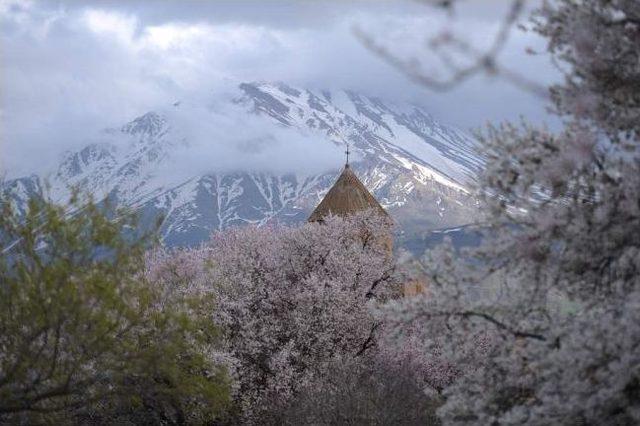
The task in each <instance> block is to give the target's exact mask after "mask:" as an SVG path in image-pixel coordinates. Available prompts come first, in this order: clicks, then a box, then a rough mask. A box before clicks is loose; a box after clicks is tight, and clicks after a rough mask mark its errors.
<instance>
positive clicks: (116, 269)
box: [0, 194, 228, 424]
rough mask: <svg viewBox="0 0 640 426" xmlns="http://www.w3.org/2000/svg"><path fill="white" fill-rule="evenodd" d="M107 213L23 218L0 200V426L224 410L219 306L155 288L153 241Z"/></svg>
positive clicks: (39, 209)
mask: <svg viewBox="0 0 640 426" xmlns="http://www.w3.org/2000/svg"><path fill="white" fill-rule="evenodd" d="M69 211H71V212H73V213H71V214H70V213H68V212H69ZM107 211H108V209H106V208H105V207H104V206H100V205H98V204H96V203H94V202H93V201H91V200H88V201H87V200H81V199H80V197H78V196H77V194H76V195H74V196H73V197H72V199H71V202H70V205H69V206H68V207H67V208H64V207H61V206H57V205H54V204H52V203H50V202H47V201H42V200H36V199H33V200H31V201H30V203H29V208H28V210H27V212H26V214H24V215H19V214H18V213H17V212H16V211H15V210H14V209H13V208H12V206H11V204H10V203H9V202H8V201H7V199H5V198H2V196H0V243H1V244H0V250H2V253H1V256H0V423H1V422H3V421H9V422H12V423H13V422H19V423H33V422H37V423H42V422H45V423H58V422H61V421H64V422H65V423H87V422H89V423H94V424H95V423H110V422H113V421H116V420H117V419H119V420H125V419H126V420H128V421H133V422H134V423H140V422H144V423H146V424H149V423H163V424H184V423H197V424H201V423H205V422H208V421H212V420H214V419H215V418H216V417H217V416H218V415H219V414H220V413H221V412H222V411H223V410H224V407H225V404H226V401H227V396H228V380H227V376H226V373H225V371H224V369H223V368H221V367H220V366H219V365H216V363H215V362H213V360H211V359H210V358H209V357H208V356H207V354H208V353H211V350H210V349H211V347H212V345H215V342H216V330H215V328H214V327H213V326H212V325H211V322H210V321H206V320H205V319H204V316H203V315H202V314H201V313H202V312H204V311H205V310H206V309H204V308H203V305H207V304H209V303H210V301H208V300H206V299H205V298H203V297H193V296H188V295H185V294H183V293H177V292H172V291H167V289H166V288H164V287H163V286H161V285H155V283H154V282H151V280H150V279H149V278H148V277H149V274H146V273H145V267H146V266H145V250H146V249H147V248H148V247H149V243H150V242H152V238H151V235H144V236H142V237H140V236H135V237H134V236H133V234H135V232H134V231H133V230H135V229H137V227H136V226H135V225H136V223H135V217H134V216H133V215H131V214H128V213H123V212H118V214H117V215H111V216H113V217H110V216H109V215H108V214H107V213H106V212H107Z"/></svg>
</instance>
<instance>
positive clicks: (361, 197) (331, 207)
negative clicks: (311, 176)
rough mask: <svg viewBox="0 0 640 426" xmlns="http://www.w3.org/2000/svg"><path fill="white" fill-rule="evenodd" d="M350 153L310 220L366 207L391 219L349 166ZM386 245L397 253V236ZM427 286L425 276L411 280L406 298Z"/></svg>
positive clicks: (405, 290) (348, 213)
mask: <svg viewBox="0 0 640 426" xmlns="http://www.w3.org/2000/svg"><path fill="white" fill-rule="evenodd" d="M348 153H349V151H348V150H347V162H346V164H345V166H344V169H343V170H342V173H341V174H340V176H339V177H338V179H337V180H336V182H335V183H334V184H333V186H332V187H331V189H329V192H327V194H326V195H325V197H324V198H323V199H322V201H320V204H318V206H317V207H316V208H315V210H314V211H313V213H311V216H309V219H308V221H309V222H317V223H322V222H323V220H324V218H325V217H327V216H329V215H335V216H342V217H345V216H348V215H350V214H354V213H357V212H360V211H364V210H373V211H375V212H377V213H379V214H380V215H381V216H383V217H385V218H387V219H388V220H390V221H391V220H392V219H391V217H390V216H389V213H387V211H386V210H385V209H384V208H383V207H382V206H381V205H380V203H379V202H378V200H376V198H375V197H374V196H373V195H372V194H371V193H370V192H369V190H368V189H367V188H366V187H365V186H364V184H363V183H362V182H361V181H360V179H358V176H356V174H355V173H354V171H353V169H352V168H351V167H350V166H349V156H348V155H349V154H348ZM382 244H384V245H385V246H386V248H387V249H388V253H389V256H393V235H388V236H387V238H385V240H384V241H382ZM426 288H427V286H426V282H425V281H424V280H423V279H416V278H414V279H410V280H407V281H406V282H405V283H404V285H403V294H404V295H405V297H408V296H414V295H417V294H422V293H424V292H425V291H426Z"/></svg>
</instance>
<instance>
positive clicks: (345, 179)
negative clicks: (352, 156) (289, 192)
mask: <svg viewBox="0 0 640 426" xmlns="http://www.w3.org/2000/svg"><path fill="white" fill-rule="evenodd" d="M367 209H374V210H377V211H379V212H380V214H382V215H383V216H388V214H387V212H386V211H385V210H384V209H383V208H382V206H381V205H380V203H378V201H377V200H376V199H375V197H374V196H373V195H371V193H370V192H369V191H368V190H367V188H366V187H365V186H364V185H363V184H362V182H360V179H358V177H357V176H356V174H355V173H353V171H352V170H351V167H349V164H347V165H346V166H345V167H344V170H343V171H342V174H341V175H340V177H339V178H338V180H337V181H336V183H335V184H334V185H333V186H332V187H331V189H330V190H329V192H327V195H326V196H325V197H324V199H323V200H322V201H321V202H320V204H319V205H318V207H316V209H315V210H314V211H313V213H311V216H309V222H318V221H321V220H322V219H324V217H325V216H328V215H329V214H333V215H336V216H347V215H349V214H353V213H355V212H358V211H362V210H367Z"/></svg>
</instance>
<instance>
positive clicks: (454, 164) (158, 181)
mask: <svg viewBox="0 0 640 426" xmlns="http://www.w3.org/2000/svg"><path fill="white" fill-rule="evenodd" d="M236 91H237V92H236V93H235V94H234V95H233V96H232V97H231V98H229V100H228V101H225V102H228V105H226V106H228V111H240V113H235V112H234V114H236V117H235V118H234V120H235V121H234V123H239V127H244V125H245V124H246V125H250V124H251V121H253V120H260V121H261V123H262V124H261V127H260V129H262V130H260V131H262V132H264V133H265V134H264V138H261V139H260V146H261V149H264V150H267V151H268V150H269V149H270V147H269V143H273V144H274V145H275V143H276V142H278V138H279V137H280V135H282V133H281V132H282V129H286V131H287V132H289V133H288V134H289V135H290V134H294V135H300V138H306V139H307V140H309V141H312V142H308V143H314V144H329V145H327V146H328V147H330V148H334V149H338V148H337V147H339V148H340V149H341V150H342V149H343V147H344V145H345V141H349V144H350V147H351V151H352V152H354V160H353V162H352V167H353V168H354V169H355V171H356V173H357V174H358V175H359V176H360V178H361V180H362V181H363V182H364V183H365V185H366V186H367V187H368V188H369V189H370V190H371V191H372V192H373V193H374V195H375V196H376V197H377V198H378V200H379V201H380V202H381V204H382V205H383V206H384V207H385V208H387V209H388V210H389V211H390V213H391V215H392V217H394V219H396V221H397V222H398V223H399V224H400V225H401V226H402V227H404V228H405V229H407V230H411V229H415V228H417V227H419V228H420V229H421V230H424V229H428V228H442V227H446V226H456V225H461V224H464V223H468V222H470V221H471V219H472V217H473V215H474V214H475V212H476V205H475V202H474V200H473V199H472V198H471V197H470V196H469V195H468V192H467V191H466V189H465V188H467V187H468V185H469V184H470V183H471V182H473V179H474V176H475V175H476V173H477V172H478V170H479V169H480V167H481V166H482V160H481V158H479V156H478V154H477V153H476V152H475V149H474V146H475V145H474V141H473V140H472V139H470V138H469V137H468V136H466V135H465V134H464V133H462V132H460V131H458V130H455V129H453V128H450V127H446V126H444V125H442V124H440V123H438V122H436V121H435V120H434V119H433V118H432V117H431V116H430V115H429V114H427V113H426V112H425V111H423V110H421V109H420V108H417V107H413V106H402V107H399V106H394V105H391V104H390V103H386V102H384V101H383V100H380V99H377V98H370V97H367V96H364V95H361V94H357V93H353V92H350V91H337V92H328V91H320V92H315V91H310V90H304V89H298V88H293V87H290V86H287V85H284V84H270V83H243V84H240V85H239V87H237V89H236ZM180 108H183V105H181V104H180V103H176V104H174V106H172V107H171V109H169V110H166V111H159V112H149V113H147V114H145V115H143V116H141V117H138V118H136V119H134V120H133V121H131V122H129V123H127V124H125V125H124V126H122V127H120V128H117V129H109V130H106V131H104V132H103V133H102V134H101V137H100V140H99V141H96V142H93V143H90V144H88V145H87V146H86V147H84V148H82V149H80V150H78V151H76V152H69V153H67V154H66V155H65V157H64V158H63V159H62V161H61V163H60V165H59V167H58V168H57V170H55V171H52V172H51V173H49V174H46V175H43V176H35V175H34V176H29V177H24V178H20V179H14V180H11V181H8V182H6V183H5V185H4V186H5V188H4V189H5V191H7V192H8V193H9V194H10V196H11V197H12V198H13V199H14V200H15V201H16V204H17V205H18V207H19V208H24V205H25V200H26V199H27V198H28V197H29V196H31V195H34V194H44V193H46V195H47V196H49V197H51V198H52V199H54V200H59V201H62V200H64V198H65V197H66V196H67V194H68V193H69V187H70V186H71V185H81V186H82V187H83V189H84V190H86V191H89V192H91V193H93V194H95V195H96V197H104V196H109V197H110V198H111V200H112V201H114V202H115V203H116V204H120V205H127V206H131V207H135V208H136V209H139V210H140V212H141V216H142V218H143V220H149V219H151V218H153V217H157V216H158V215H163V216H164V222H163V226H162V236H163V238H164V241H165V242H166V243H167V244H168V245H173V246H177V245H192V244H196V243H199V242H201V241H203V240H205V239H206V238H208V236H209V234H210V233H211V232H212V231H214V230H221V229H224V228H227V227H230V226H235V225H244V224H258V225H261V224H265V223H268V222H273V221H275V222H280V223H294V222H300V221H303V220H305V219H306V217H307V216H308V214H309V213H310V211H311V210H312V209H313V208H314V207H315V205H316V204H317V203H318V202H319V201H320V200H321V198H322V197H323V195H324V194H325V193H326V191H328V189H329V188H330V186H331V185H332V183H333V181H334V179H335V178H336V177H337V175H338V173H339V169H340V168H341V167H342V163H337V164H335V165H334V167H333V168H331V167H330V168H329V169H328V170H324V171H320V172H318V171H313V170H299V169H298V168H296V167H295V165H293V164H292V165H291V169H290V170H289V171H287V170H285V169H286V164H285V167H284V168H283V167H282V166H281V167H280V169H281V170H269V168H268V167H267V168H266V169H260V170H252V167H253V166H252V164H251V163H250V162H249V163H247V165H246V167H243V166H241V165H238V164H236V165H231V166H225V165H224V159H221V158H217V161H214V157H223V156H222V154H221V155H217V151H216V149H219V150H223V149H226V145H225V144H226V143H227V141H226V140H220V139H225V132H224V131H222V132H217V133H218V134H216V136H215V138H216V142H215V144H214V145H212V147H213V148H212V149H211V150H210V151H207V152H209V153H210V155H211V156H212V162H211V167H210V169H209V170H205V169H202V167H194V168H193V169H192V170H190V168H189V167H186V170H185V168H184V167H183V168H182V169H181V170H180V172H179V173H174V172H172V171H171V170H173V169H172V168H171V165H172V164H173V163H174V162H175V161H176V158H178V157H179V156H183V154H184V153H185V152H189V150H190V149H191V147H192V141H191V140H190V138H191V137H192V136H193V132H190V131H188V130H189V129H186V128H185V127H189V126H190V124H188V122H186V121H185V120H180V119H176V117H178V116H179V115H176V114H174V113H173V111H176V110H178V109H180ZM210 109H211V116H208V115H205V116H204V117H198V120H200V121H201V122H202V121H203V120H204V121H208V123H207V124H208V125H209V126H210V127H209V128H215V126H216V119H217V118H216V117H218V116H217V115H216V113H215V110H217V111H220V110H221V109H222V110H227V108H226V107H225V104H224V102H223V103H222V104H220V102H217V103H216V106H215V107H211V108H210ZM207 111H208V110H207ZM264 123H267V125H266V126H265V125H264ZM227 125H228V123H227ZM211 126H214V127H211ZM239 130H240V129H239ZM227 133H230V132H229V131H227ZM233 133H235V132H233ZM242 135H243V133H242V132H240V131H239V132H238V134H237V135H231V134H229V141H231V140H233V141H234V142H233V143H237V142H238V140H239V138H240V139H241V138H242V137H243V136H242ZM249 142H251V143H249ZM280 142H282V141H280ZM231 143H232V142H229V144H231ZM200 145H201V143H200ZM217 147H219V148H217ZM243 149H245V150H252V149H253V145H252V141H247V144H246V146H244V148H243ZM285 152H286V151H285ZM313 152H314V149H313V147H312V146H310V147H309V155H310V156H313V155H314V154H313ZM285 157H286V155H285ZM205 160H206V159H205ZM286 160H287V159H286V158H285V159H284V160H282V159H281V162H282V161H284V162H285V163H286ZM205 162H206V161H205ZM200 163H202V162H200ZM187 165H188V164H187ZM283 170H284V171H283ZM45 179H46V180H47V181H48V182H49V185H50V189H48V190H47V191H44V190H43V186H44V184H43V182H44V180H45Z"/></svg>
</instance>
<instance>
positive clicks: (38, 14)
mask: <svg viewBox="0 0 640 426" xmlns="http://www.w3.org/2000/svg"><path fill="white" fill-rule="evenodd" d="M466 3H468V5H467V7H466V8H462V9H460V10H458V12H457V15H456V20H455V21H454V24H452V23H451V21H450V18H449V16H448V15H447V14H445V13H443V12H441V11H438V10H436V9H433V8H429V7H426V6H424V5H422V4H419V3H418V2H401V1H400V2H384V1H379V2H372V1H366V2H364V1H362V2H357V1H354V2H344V1H333V2H328V1H324V2H311V1H308V2H298V1H286V2H285V1H274V2H271V1H270V2H265V1H229V2H222V1H217V2H201V1H193V2H191V1H154V2H149V1H135V0H134V1H124V0H122V1H114V0H106V1H101V2H98V3H85V2H79V1H77V2H72V1H66V2H53V1H52V2H31V1H26V0H19V1H17V0H4V1H1V0H0V27H1V29H0V37H1V49H0V55H1V56H0V67H1V74H0V83H1V86H0V89H1V91H0V120H1V130H0V155H2V157H0V168H4V169H5V170H8V171H9V173H11V174H21V173H27V172H30V171H34V170H37V169H43V168H46V167H48V166H49V165H51V164H52V163H53V162H55V160H56V158H57V155H58V154H59V153H60V152H61V151H64V150H66V149H73V148H76V147H78V146H81V145H82V144H84V143H85V142H86V138H87V136H86V135H87V134H90V133H91V132H95V131H96V130H97V129H100V128H104V127H109V126H114V125H120V124H122V123H124V122H127V121H129V120H131V119H132V118H134V117H136V116H138V115H141V114H143V113H145V112H147V111H149V110H157V109H159V108H163V107H165V106H167V105H170V104H172V103H173V102H175V101H176V100H185V99H188V100H190V101H192V102H196V101H200V102H201V103H203V104H205V103H206V102H207V99H208V98H209V97H211V96H213V93H214V92H219V91H220V90H226V87H228V86H229V84H233V83H237V82H241V81H254V80H267V81H273V80H276V81H285V82H287V83H289V84H291V85H297V86H304V87H310V88H330V89H336V88H348V89H352V90H357V91H361V92H365V93H367V94H370V95H374V96H380V97H384V98H386V99H389V100H391V101H394V102H399V103H400V102H413V103H417V104H420V105H422V106H424V107H425V108H426V109H427V110H429V111H430V112H432V114H434V115H435V116H436V117H437V118H439V119H440V120H441V121H443V122H445V123H451V124H454V125H457V126H459V127H462V128H472V127H478V126H481V125H482V124H484V123H485V122H486V121H489V120H491V121H496V120H503V119H514V118H517V117H518V115H520V114H523V115H526V116H527V117H530V118H532V119H533V121H538V122H539V121H543V120H546V119H547V118H548V117H547V116H546V114H545V110H544V104H543V102H541V101H540V100H539V99H537V98H535V97H533V96H531V95H530V94H528V93H525V92H523V91H521V90H519V89H515V88H513V87H511V86H509V85H508V84H507V83H505V82H504V81H501V80H499V79H489V78H487V77H484V76H479V77H476V78H473V79H472V80H470V81H468V82H466V83H465V84H463V85H461V86H460V87H458V88H456V89H455V90H453V91H451V92H447V93H433V92H431V91H428V90H426V89H425V88H423V87H420V86H416V85H414V84H412V83H411V82H410V81H409V80H408V79H407V78H406V77H405V76H404V75H403V74H402V73H400V72H398V71H397V70H396V69H394V68H392V67H391V66H389V65H388V64H386V63H385V62H384V61H382V60H381V59H380V58H378V57H376V56H375V55H373V54H371V52H369V51H368V50H366V49H365V48H364V47H363V46H362V45H361V43H360V42H359V41H358V40H357V39H356V38H355V37H354V36H353V34H352V30H353V28H354V26H357V27H358V28H361V29H362V30H364V31H367V32H368V33H369V34H371V35H372V37H374V38H376V39H377V40H380V41H381V42H384V43H387V45H389V46H391V47H392V48H393V49H394V50H395V51H397V52H398V54H401V55H405V56H407V57H409V56H416V57H418V58H419V59H421V60H422V61H423V63H424V65H425V69H427V70H429V71H430V72H431V71H433V72H437V71H438V68H437V64H435V63H433V58H432V57H431V55H430V54H429V51H428V50H425V47H424V45H425V43H424V40H425V38H427V37H428V35H429V34H431V33H433V32H434V31H437V30H438V29H440V28H443V27H445V26H451V25H453V27H452V29H453V30H455V31H457V32H460V33H462V34H463V35H465V36H466V37H468V38H470V39H472V40H473V41H474V43H477V44H479V45H483V44H485V45H486V44H487V43H488V42H489V41H490V40H491V38H492V37H493V35H494V34H495V31H496V30H497V27H498V24H499V21H500V18H501V16H502V14H503V13H504V5H505V2H504V1H498V0H487V1H483V2H466ZM479 3H482V4H483V5H484V6H482V7H481V6H480V5H479ZM527 46H532V47H534V48H537V49H538V50H544V49H543V48H544V44H543V42H542V40H540V39H539V38H537V37H536V36H535V35H533V34H531V33H520V32H516V33H514V34H513V35H512V38H511V41H510V43H509V44H508V45H507V47H506V49H505V51H504V52H503V53H502V55H501V60H502V61H503V62H504V63H506V64H509V66H511V67H512V68H514V69H515V70H516V71H518V72H520V73H523V74H525V75H529V76H531V77H535V78H536V79H539V80H541V81H542V82H548V81H551V80H552V79H553V78H556V76H555V73H554V71H553V69H552V67H551V66H550V63H549V60H548V58H547V57H546V56H537V57H536V56H534V57H532V56H528V55H526V54H525V53H524V49H525V47H527ZM194 125H196V124H195V123H194Z"/></svg>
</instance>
